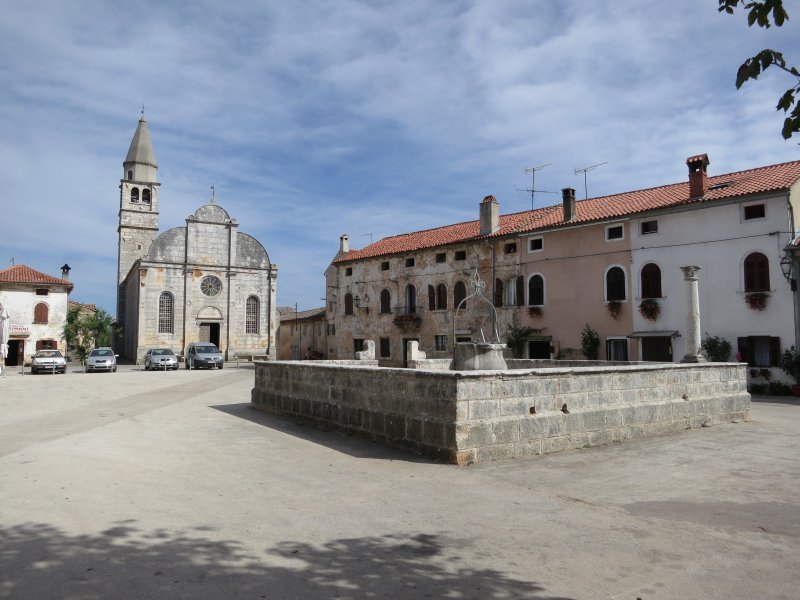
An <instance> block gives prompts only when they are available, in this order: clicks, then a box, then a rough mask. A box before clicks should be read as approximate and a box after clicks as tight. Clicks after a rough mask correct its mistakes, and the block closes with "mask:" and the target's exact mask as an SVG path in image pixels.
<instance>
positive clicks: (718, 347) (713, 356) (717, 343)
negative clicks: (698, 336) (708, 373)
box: [701, 334, 733, 362]
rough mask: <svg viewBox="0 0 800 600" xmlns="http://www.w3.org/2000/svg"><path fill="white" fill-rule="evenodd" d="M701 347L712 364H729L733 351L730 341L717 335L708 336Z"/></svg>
mask: <svg viewBox="0 0 800 600" xmlns="http://www.w3.org/2000/svg"><path fill="white" fill-rule="evenodd" d="M701 346H702V348H703V352H705V354H706V358H708V360H710V361H711V362H727V361H728V359H729V358H730V357H731V351H732V350H733V347H732V346H731V343H730V342H729V341H728V340H726V339H724V338H721V337H719V336H717V335H715V336H714V337H711V336H709V335H708V334H706V338H705V339H704V340H703V343H702V344H701Z"/></svg>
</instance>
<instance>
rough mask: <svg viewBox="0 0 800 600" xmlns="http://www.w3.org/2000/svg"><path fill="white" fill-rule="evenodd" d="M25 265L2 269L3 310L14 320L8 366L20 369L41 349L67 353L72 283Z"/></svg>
mask: <svg viewBox="0 0 800 600" xmlns="http://www.w3.org/2000/svg"><path fill="white" fill-rule="evenodd" d="M64 267H65V268H62V277H61V278H59V277H53V276H52V275H47V274H46V273H42V272H41V271H37V270H35V269H31V268H30V267H28V266H26V265H15V266H13V267H10V268H8V269H3V270H0V308H2V307H5V308H6V309H7V310H8V314H9V317H10V320H11V332H10V334H11V335H10V339H9V342H8V346H9V353H8V356H7V357H6V361H5V364H6V366H9V367H13V366H21V365H23V364H24V363H26V362H30V358H31V356H33V354H34V353H35V352H36V351H37V350H40V349H42V348H53V349H56V350H61V352H62V353H64V354H66V350H67V349H66V343H65V342H64V325H66V322H67V303H68V300H69V298H68V295H69V293H70V292H71V291H72V283H71V282H70V281H69V279H67V274H68V267H67V265H64Z"/></svg>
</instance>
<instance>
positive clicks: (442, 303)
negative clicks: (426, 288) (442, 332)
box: [436, 283, 447, 310]
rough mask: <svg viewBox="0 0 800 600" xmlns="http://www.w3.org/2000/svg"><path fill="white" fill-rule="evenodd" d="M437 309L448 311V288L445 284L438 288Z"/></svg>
mask: <svg viewBox="0 0 800 600" xmlns="http://www.w3.org/2000/svg"><path fill="white" fill-rule="evenodd" d="M436 308H437V309H439V310H447V286H446V285H445V284H443V283H440V284H439V285H437V286H436Z"/></svg>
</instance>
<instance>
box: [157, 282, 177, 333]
mask: <svg viewBox="0 0 800 600" xmlns="http://www.w3.org/2000/svg"><path fill="white" fill-rule="evenodd" d="M173 308H174V299H173V298H172V294H170V293H169V292H162V293H161V295H160V296H159V297H158V333H173V332H174V329H173V323H174V318H173V317H174V310H173Z"/></svg>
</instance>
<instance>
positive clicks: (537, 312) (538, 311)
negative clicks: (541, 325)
mask: <svg viewBox="0 0 800 600" xmlns="http://www.w3.org/2000/svg"><path fill="white" fill-rule="evenodd" d="M528 314H529V315H530V316H531V317H533V318H534V319H541V318H542V307H541V306H529V307H528Z"/></svg>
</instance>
